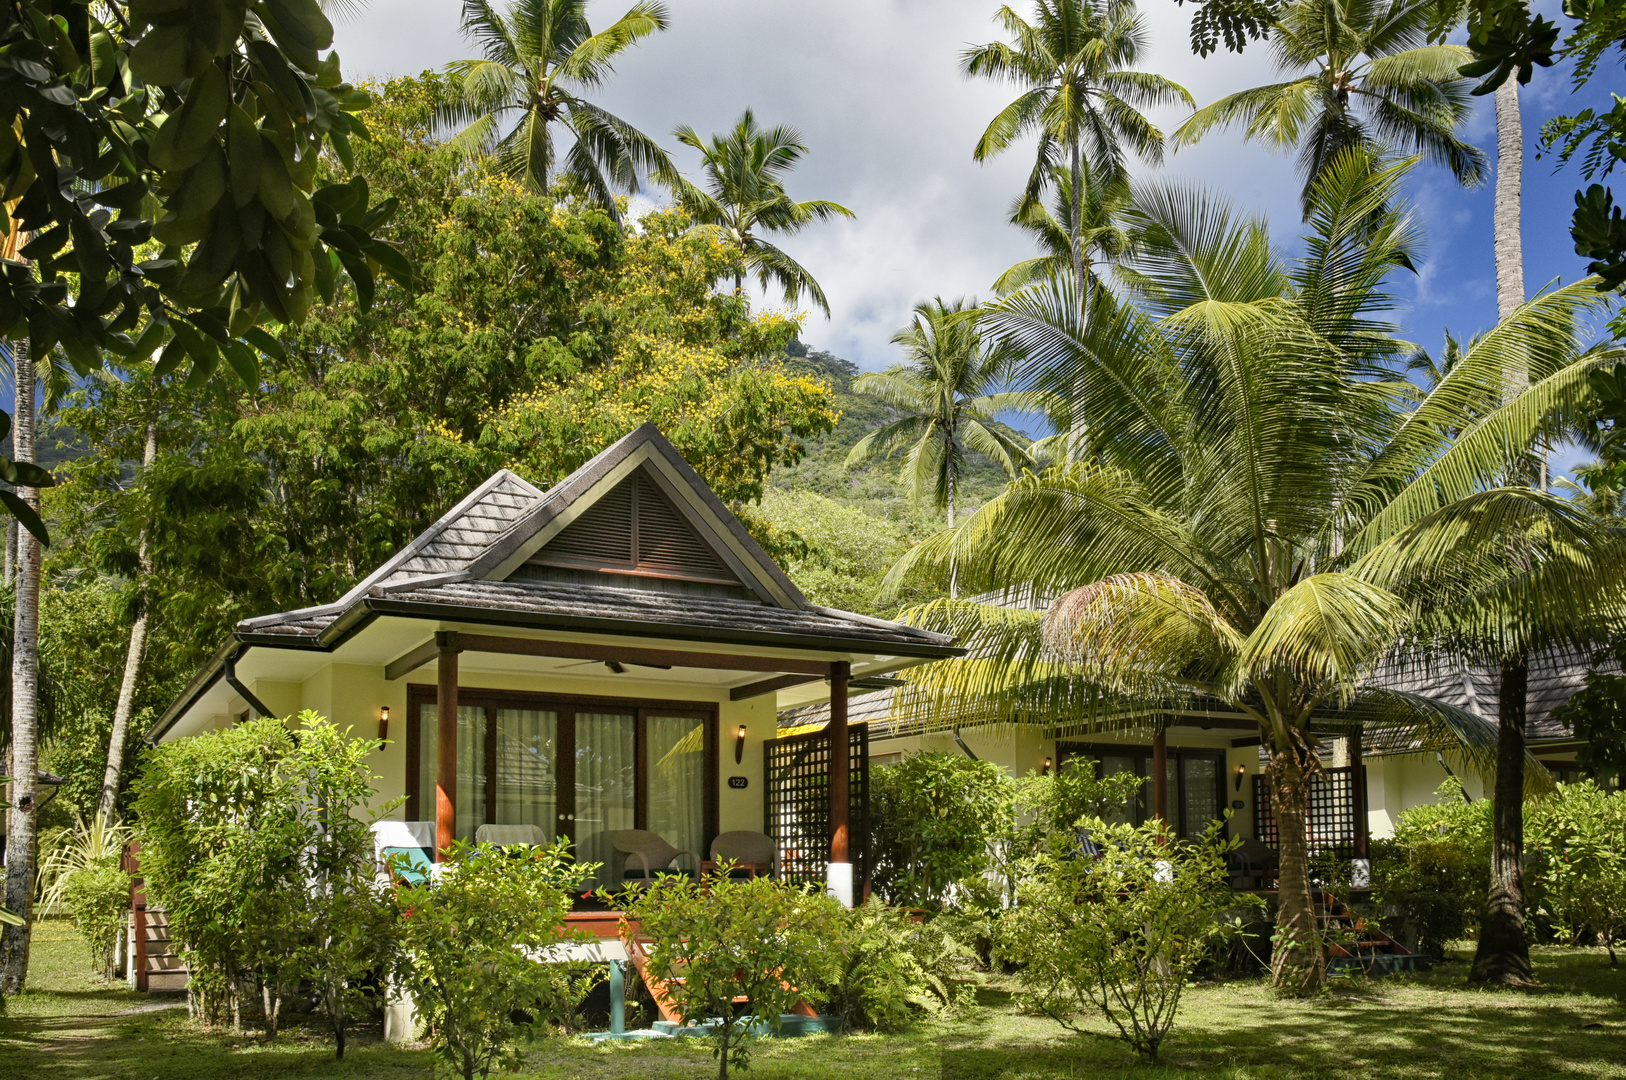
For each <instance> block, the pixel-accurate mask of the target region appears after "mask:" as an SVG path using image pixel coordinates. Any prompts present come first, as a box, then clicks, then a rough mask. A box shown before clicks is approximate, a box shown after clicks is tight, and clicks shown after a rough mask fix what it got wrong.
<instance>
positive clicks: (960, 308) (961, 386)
mask: <svg viewBox="0 0 1626 1080" xmlns="http://www.w3.org/2000/svg"><path fill="white" fill-rule="evenodd" d="M892 343H893V344H894V345H898V346H901V347H902V349H903V351H904V355H905V356H907V357H908V360H907V361H906V362H904V363H902V364H896V365H894V366H892V367H890V368H888V369H887V370H885V371H883V372H880V373H877V374H869V375H860V376H859V377H858V378H856V379H854V380H853V385H852V388H853V390H854V392H856V393H860V394H868V395H870V396H871V397H874V398H878V399H880V400H881V401H884V402H886V403H887V404H888V405H891V406H893V407H894V408H896V409H899V410H902V411H903V412H904V413H905V415H904V416H902V417H900V418H899V419H897V420H894V421H892V422H891V423H890V424H885V425H883V426H881V427H879V428H876V429H875V430H874V431H872V432H870V433H869V434H868V435H865V436H864V437H863V438H862V439H860V440H858V442H857V443H856V444H855V445H854V446H853V448H852V450H851V451H849V452H848V454H847V464H848V465H849V466H853V465H859V464H862V463H863V462H866V461H869V460H872V459H874V458H878V457H887V456H890V455H892V454H894V453H896V452H898V451H899V450H902V451H903V452H904V473H905V475H906V476H908V478H909V488H910V493H911V494H912V495H913V497H914V498H916V499H922V498H924V497H925V495H926V492H927V491H930V492H931V498H932V501H933V502H934V503H936V505H937V506H938V507H939V508H942V509H945V510H947V514H948V525H949V528H953V527H954V507H955V496H956V484H957V481H958V479H959V475H960V473H961V472H962V471H963V470H964V468H965V462H966V455H967V454H968V453H970V452H975V453H979V454H982V455H984V456H986V457H989V458H992V459H993V460H994V462H995V463H997V464H998V465H999V467H1000V468H1002V469H1004V470H1005V474H1006V475H1007V476H1010V477H1012V478H1013V479H1014V478H1015V476H1016V473H1017V470H1018V469H1019V468H1021V467H1022V466H1023V465H1024V464H1026V463H1027V462H1028V455H1027V448H1026V447H1025V446H1024V445H1023V443H1022V442H1021V441H1020V440H1018V439H1015V438H1012V437H1011V435H1010V434H1008V433H1007V432H1006V431H1005V430H1004V429H1003V427H1002V425H1000V424H999V423H998V422H997V421H996V420H995V416H996V415H997V414H998V413H1001V412H1006V411H1018V412H1021V411H1033V410H1035V409H1038V408H1041V407H1042V405H1043V398H1042V396H1041V395H1039V394H1035V393H1032V392H1030V391H1005V392H999V391H997V390H995V387H997V386H998V385H999V384H1000V383H1001V381H1002V380H1003V379H1004V377H1005V375H1006V374H1007V372H1008V371H1009V366H1010V356H1009V355H1008V354H1007V353H1005V352H1002V351H1001V350H999V349H997V348H993V347H991V346H990V345H989V343H988V342H986V341H985V340H984V339H983V335H982V333H981V332H980V331H979V330H978V327H977V309H976V306H975V305H967V304H966V302H965V301H963V300H956V301H954V302H952V303H946V302H944V300H943V299H942V298H941V297H939V298H937V299H936V300H933V301H931V302H929V303H925V304H919V305H916V307H915V317H914V320H913V321H912V322H911V323H910V324H909V326H908V327H907V328H906V329H903V330H900V331H898V332H897V333H896V334H895V335H893V338H892Z"/></svg>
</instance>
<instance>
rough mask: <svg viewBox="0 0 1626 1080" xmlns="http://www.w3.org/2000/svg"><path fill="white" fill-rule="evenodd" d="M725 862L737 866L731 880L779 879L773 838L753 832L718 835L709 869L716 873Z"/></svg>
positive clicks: (713, 843)
mask: <svg viewBox="0 0 1626 1080" xmlns="http://www.w3.org/2000/svg"><path fill="white" fill-rule="evenodd" d="M724 862H731V863H735V864H736V865H735V867H734V870H733V871H732V873H731V874H730V875H729V876H730V877H756V876H757V875H759V874H767V875H768V876H770V877H778V876H779V848H778V846H777V845H776V844H775V843H774V842H773V839H772V838H771V837H769V836H767V835H766V834H764V833H759V832H753V831H751V830H750V829H739V830H737V831H735V832H725V833H718V834H717V839H715V840H713V841H712V842H711V861H710V862H709V863H708V864H707V866H706V869H715V868H716V866H717V864H718V863H724Z"/></svg>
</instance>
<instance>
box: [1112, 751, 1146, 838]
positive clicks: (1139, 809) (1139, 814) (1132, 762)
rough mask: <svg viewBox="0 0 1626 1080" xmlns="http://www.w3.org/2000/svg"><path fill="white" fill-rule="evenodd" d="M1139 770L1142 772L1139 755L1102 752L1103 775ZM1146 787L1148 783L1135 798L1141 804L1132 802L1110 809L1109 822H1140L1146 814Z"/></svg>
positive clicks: (1128, 823)
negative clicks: (1128, 804) (1125, 805)
mask: <svg viewBox="0 0 1626 1080" xmlns="http://www.w3.org/2000/svg"><path fill="white" fill-rule="evenodd" d="M1139 772H1140V759H1139V758H1138V757H1137V756H1135V755H1133V754H1102V755H1101V775H1102V776H1117V775H1118V774H1119V773H1139ZM1145 788H1146V785H1145V784H1144V783H1143V784H1141V794H1140V795H1138V796H1137V797H1136V799H1135V802H1136V803H1138V804H1140V805H1134V804H1131V805H1130V806H1127V807H1123V808H1121V809H1120V808H1114V809H1112V810H1110V811H1109V812H1108V813H1107V814H1106V815H1105V818H1106V820H1107V821H1108V822H1110V823H1111V824H1114V825H1132V824H1138V823H1139V822H1140V821H1141V820H1142V818H1143V817H1144V816H1145V810H1144V806H1145V803H1146V793H1145Z"/></svg>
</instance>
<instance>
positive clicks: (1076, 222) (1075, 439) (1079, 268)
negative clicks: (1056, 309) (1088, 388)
mask: <svg viewBox="0 0 1626 1080" xmlns="http://www.w3.org/2000/svg"><path fill="white" fill-rule="evenodd" d="M1070 141H1071V143H1072V148H1071V149H1072V162H1071V164H1072V179H1073V191H1072V196H1073V197H1072V200H1071V202H1072V205H1071V207H1070V208H1069V209H1070V211H1071V214H1072V220H1071V221H1069V222H1068V223H1067V241H1068V243H1067V247H1068V254H1069V255H1070V256H1071V257H1072V260H1073V287H1074V288H1075V289H1076V290H1077V295H1078V326H1079V329H1080V330H1082V329H1083V328H1084V322H1085V320H1086V319H1088V318H1089V311H1090V308H1089V299H1088V298H1089V292H1088V290H1087V289H1086V288H1085V286H1084V252H1083V250H1082V245H1083V239H1082V234H1081V222H1080V219H1081V218H1082V217H1083V214H1084V162H1083V156H1082V154H1081V153H1080V151H1079V148H1078V138H1077V137H1076V136H1075V137H1074V138H1073V139H1071V140H1070ZM1072 390H1073V403H1072V404H1073V407H1072V410H1071V411H1072V414H1073V415H1072V421H1073V425H1072V430H1071V431H1069V432H1068V433H1067V459H1068V460H1069V461H1082V460H1083V459H1084V455H1085V453H1086V447H1085V443H1086V441H1087V440H1088V438H1089V432H1088V424H1087V423H1086V421H1085V418H1084V380H1083V378H1082V377H1081V378H1079V379H1078V380H1076V381H1075V382H1074V383H1073V388H1072Z"/></svg>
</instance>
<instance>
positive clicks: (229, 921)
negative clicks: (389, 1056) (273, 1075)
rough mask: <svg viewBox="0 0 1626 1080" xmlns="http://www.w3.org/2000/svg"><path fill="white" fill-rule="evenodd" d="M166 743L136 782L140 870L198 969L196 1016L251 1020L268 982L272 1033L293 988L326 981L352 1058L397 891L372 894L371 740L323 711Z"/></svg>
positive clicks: (324, 993)
mask: <svg viewBox="0 0 1626 1080" xmlns="http://www.w3.org/2000/svg"><path fill="white" fill-rule="evenodd" d="M296 722H297V723H298V724H299V726H300V728H301V730H300V736H299V738H298V739H297V740H296V739H295V738H294V737H293V734H292V732H291V731H290V730H289V726H288V724H287V723H286V722H285V721H282V720H277V719H270V718H267V719H260V720H251V721H247V722H245V723H242V724H237V725H235V726H233V727H230V728H227V729H224V730H221V731H213V732H209V733H207V734H204V735H199V736H196V737H194V738H188V739H177V740H176V741H174V742H171V743H164V744H162V745H160V746H157V747H155V748H154V749H153V750H152V751H151V752H150V753H149V754H148V756H147V760H146V767H145V768H144V770H143V772H142V775H141V777H140V779H139V780H138V781H137V782H136V785H135V791H136V795H135V802H134V811H135V814H136V817H137V821H138V830H137V837H138V839H139V840H140V841H141V872H142V876H143V877H144V878H145V879H146V885H147V889H148V891H149V892H150V893H151V895H152V897H153V899H154V901H155V902H156V903H157V904H159V905H161V906H162V907H163V908H164V909H165V911H166V912H167V913H168V915H169V921H170V929H171V932H172V934H173V935H174V937H175V939H176V940H177V941H178V942H179V943H180V945H181V951H182V953H183V955H184V956H185V957H186V959H187V963H188V967H189V968H190V971H191V977H190V979H189V989H190V991H191V995H192V1004H193V1007H194V1010H195V1012H197V1013H198V1014H200V1015H202V1016H203V1017H204V1018H205V1019H210V1020H213V1019H216V1018H218V1017H219V1015H220V1013H221V1012H222V1011H223V1010H229V1011H230V1014H231V1017H232V1022H233V1026H234V1027H236V1028H238V1029H239V1030H240V1029H241V1026H242V1013H243V1009H242V1000H241V998H242V994H241V989H242V987H243V986H244V985H245V984H249V983H252V984H253V985H256V986H258V987H259V991H260V999H261V1008H262V1011H263V1015H264V1018H265V1029H266V1034H267V1035H268V1036H271V1037H274V1036H275V1035H276V1033H277V1027H278V1022H279V1017H280V1015H281V1010H282V1004H283V1000H284V998H285V996H286V994H287V992H288V991H289V990H290V989H292V988H293V987H295V986H297V985H299V984H300V983H301V982H303V981H310V982H312V983H313V984H315V985H316V987H317V988H318V991H319V995H320V997H321V999H322V1002H323V1005H324V1008H325V1010H326V1011H327V1014H328V1017H329V1019H330V1020H331V1021H332V1023H333V1026H334V1035H335V1041H336V1044H337V1052H338V1053H339V1054H340V1055H341V1056H342V1054H343V1052H344V1033H345V1027H346V1024H347V1017H348V1015H349V1012H350V1010H351V1009H352V1008H353V1007H354V999H355V997H356V996H357V995H359V994H360V993H361V990H360V987H361V985H362V983H363V981H364V978H365V976H366V974H367V972H368V971H369V970H370V969H371V968H372V967H373V966H374V965H376V964H378V963H381V962H383V961H384V960H385V959H387V956H388V953H389V952H390V947H391V946H390V939H391V936H392V934H393V927H394V919H393V907H392V906H391V904H390V897H389V896H388V895H387V894H386V893H384V892H382V891H380V890H375V889H373V888H372V886H371V882H370V880H369V879H370V876H371V873H372V841H371V838H370V836H369V835H368V832H367V822H366V821H365V820H364V819H363V818H362V817H361V816H360V813H361V811H362V809H363V808H364V807H365V806H366V804H367V802H368V800H369V799H370V798H371V797H372V795H373V787H372V783H371V782H372V780H373V779H374V778H373V777H372V776H371V774H370V772H369V771H368V769H367V753H368V749H369V747H368V744H367V743H365V742H363V741H361V740H353V739H350V738H348V737H347V735H346V733H344V732H340V731H339V730H337V729H336V728H335V727H334V726H333V725H332V724H331V723H329V722H328V721H327V720H325V719H323V718H322V717H320V716H318V715H316V714H315V713H312V712H305V713H301V714H300V715H299V716H298V717H297V718H296Z"/></svg>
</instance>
